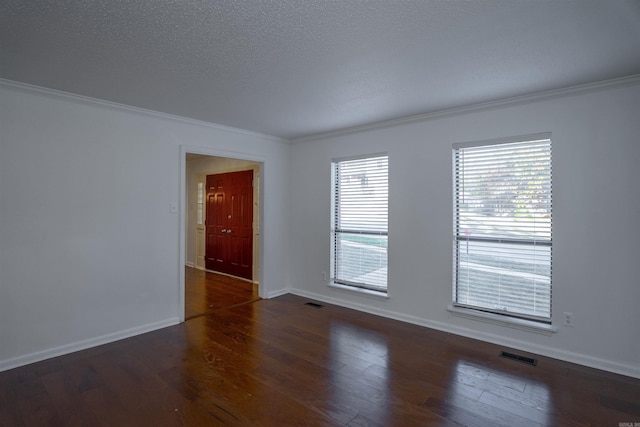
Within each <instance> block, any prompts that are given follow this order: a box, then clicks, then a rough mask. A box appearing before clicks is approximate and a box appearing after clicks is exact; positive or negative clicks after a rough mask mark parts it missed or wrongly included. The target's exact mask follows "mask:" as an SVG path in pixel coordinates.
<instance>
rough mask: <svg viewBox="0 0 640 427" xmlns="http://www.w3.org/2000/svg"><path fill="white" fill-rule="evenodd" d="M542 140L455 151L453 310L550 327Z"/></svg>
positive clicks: (546, 144)
mask: <svg viewBox="0 0 640 427" xmlns="http://www.w3.org/2000/svg"><path fill="white" fill-rule="evenodd" d="M549 138H550V135H549V134H542V135H534V136H529V137H525V138H513V139H509V140H503V141H493V142H489V143H487V142H481V143H468V144H454V146H453V163H454V165H453V170H454V172H453V173H454V179H453V185H454V189H453V190H454V287H453V288H454V289H453V300H454V306H456V307H461V308H469V309H475V310H481V311H485V312H491V313H497V314H502V315H506V316H511V317H518V318H524V319H529V320H535V321H539V322H544V323H551V140H550V139H549Z"/></svg>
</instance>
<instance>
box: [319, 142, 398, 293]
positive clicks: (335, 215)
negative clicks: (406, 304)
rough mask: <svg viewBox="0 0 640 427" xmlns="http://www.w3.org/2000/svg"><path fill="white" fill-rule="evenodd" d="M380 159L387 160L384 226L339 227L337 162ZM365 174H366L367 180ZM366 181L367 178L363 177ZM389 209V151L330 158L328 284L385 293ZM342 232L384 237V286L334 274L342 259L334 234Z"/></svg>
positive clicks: (386, 286) (337, 234)
mask: <svg viewBox="0 0 640 427" xmlns="http://www.w3.org/2000/svg"><path fill="white" fill-rule="evenodd" d="M380 159H384V161H385V162H386V171H385V174H386V186H385V188H384V190H385V192H386V201H385V207H386V222H385V230H379V229H371V230H366V229H364V227H357V229H356V230H354V229H348V228H343V227H340V226H339V225H340V224H338V222H339V216H340V215H339V212H340V207H339V206H338V204H339V199H338V184H339V181H338V179H339V177H338V168H339V165H340V164H343V163H347V162H353V161H360V160H380ZM366 179H367V178H365V180H366ZM365 182H367V181H365ZM388 212H389V155H388V153H386V152H384V153H374V154H366V155H361V156H352V157H341V158H335V159H332V161H331V266H330V267H331V268H330V272H331V273H330V279H331V280H330V283H329V285H330V286H332V287H336V288H339V289H347V290H352V291H358V292H361V293H365V294H369V295H373V296H383V297H388V282H389V280H388V265H389V258H388V234H389V231H388V230H389V228H388V227H389V220H388ZM342 234H356V235H360V236H363V237H373V238H376V237H380V236H384V237H386V239H387V251H386V253H385V257H384V258H385V262H384V266H385V268H386V270H387V272H386V277H385V283H384V286H379V285H373V284H369V283H363V282H355V281H350V280H345V279H344V278H341V277H336V276H339V275H338V274H337V271H338V269H339V266H340V265H341V263H342V262H344V260H340V259H339V252H340V251H339V250H338V241H337V238H338V236H339V235H342Z"/></svg>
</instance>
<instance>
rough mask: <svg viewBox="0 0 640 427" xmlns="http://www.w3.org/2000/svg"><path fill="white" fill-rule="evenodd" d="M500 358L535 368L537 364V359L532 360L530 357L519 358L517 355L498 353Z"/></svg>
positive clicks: (504, 352)
mask: <svg viewBox="0 0 640 427" xmlns="http://www.w3.org/2000/svg"><path fill="white" fill-rule="evenodd" d="M500 357H504V358H505V359H511V360H515V361H516V362H522V363H526V364H527V365H531V366H536V365H537V364H538V359H533V358H531V357H526V356H520V355H519V354H513V353H507V352H506V351H501V352H500Z"/></svg>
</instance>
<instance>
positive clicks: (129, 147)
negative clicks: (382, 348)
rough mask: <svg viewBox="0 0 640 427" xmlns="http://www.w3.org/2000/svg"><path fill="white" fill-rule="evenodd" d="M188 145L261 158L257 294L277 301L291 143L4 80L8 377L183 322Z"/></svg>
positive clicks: (1, 266) (1, 131)
mask: <svg viewBox="0 0 640 427" xmlns="http://www.w3.org/2000/svg"><path fill="white" fill-rule="evenodd" d="M183 145H188V146H191V147H202V149H203V151H214V152H225V153H232V154H233V156H231V155H229V157H238V158H245V157H250V158H260V159H262V161H263V162H264V163H263V164H264V168H263V174H264V175H263V189H264V191H265V193H266V197H264V202H263V211H264V222H265V223H264V227H263V233H262V237H263V241H264V259H263V260H264V263H265V268H264V269H263V271H262V272H261V274H262V276H261V279H262V282H261V292H264V293H265V294H268V293H278V292H282V290H283V289H284V288H286V287H287V286H288V283H287V275H286V271H287V268H288V257H287V255H288V253H289V248H288V246H287V245H288V240H287V238H286V236H287V235H288V234H287V232H288V226H289V224H288V210H287V209H286V207H287V206H288V205H289V199H288V198H289V192H288V188H287V185H288V167H289V146H288V145H286V144H285V143H283V142H282V141H280V140H276V139H275V138H271V137H267V136H262V135H258V134H253V133H249V132H244V131H238V130H233V129H228V128H223V127H216V126H209V125H205V124H201V123H197V122H194V121H188V120H182V119H177V118H172V117H169V116H165V115H160V114H150V113H145V112H141V111H139V110H135V109H131V108H125V107H118V106H113V105H109V104H106V103H99V102H90V101H87V100H82V99H80V98H75V97H68V96H59V95H56V94H53V93H52V92H49V91H39V90H38V91H36V90H30V89H27V88H25V87H22V86H19V85H13V84H11V83H9V82H0V370H3V369H8V368H10V367H13V366H18V365H21V364H25V363H28V362H31V361H35V360H39V359H43V358H46V357H49V356H53V355H56V354H62V353H66V352H69V351H73V350H76V349H79V348H83V347H88V346H91V345H96V344H99V343H102V342H107V341H111V340H114V339H117V338H121V337H124V336H129V335H134V334H137V333H141V332H144V331H147V330H152V329H156V328H159V327H162V326H165V325H169V324H173V323H176V322H178V321H179V319H180V313H181V307H180V295H179V278H180V271H181V269H182V266H181V265H180V260H179V258H180V241H179V240H180V237H179V236H180V216H181V215H180V214H174V213H171V211H170V205H171V204H172V203H176V204H178V205H180V202H181V201H180V198H181V197H182V194H183V193H184V191H183V189H182V188H181V184H180V183H181V176H180V175H181V173H182V172H181V171H182V170H183V169H182V168H183V165H182V164H181V162H182V160H181V158H183V154H181V146H183Z"/></svg>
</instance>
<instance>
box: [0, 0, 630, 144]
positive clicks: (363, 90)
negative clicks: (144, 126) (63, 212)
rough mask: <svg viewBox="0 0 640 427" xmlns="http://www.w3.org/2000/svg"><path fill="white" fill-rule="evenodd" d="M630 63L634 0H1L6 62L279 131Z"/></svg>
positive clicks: (357, 121) (332, 125)
mask: <svg viewBox="0 0 640 427" xmlns="http://www.w3.org/2000/svg"><path fill="white" fill-rule="evenodd" d="M638 73H640V0H627V1H623V0H554V1H546V0H474V1H456V0H450V1H444V0H429V1H427V0H422V1H419V0H371V1H365V0H362V1H356V0H345V1H330V0H278V1H275V0H274V1H266V0H265V1H261V0H252V1H240V0H235V1H219V0H55V1H45V0H28V1H26V0H0V77H2V78H5V79H9V80H14V81H19V82H24V83H29V84H33V85H38V86H44V87H47V88H52V89H58V90H62V91H67V92H71V93H75V94H80V95H85V96H90V97H95V98H100V99H104V100H108V101H113V102H118V103H122V104H127V105H131V106H137V107H142V108H146V109H150V110H156V111H160V112H165V113H170V114H175V115H179V116H185V117H190V118H194V119H199V120H205V121H209V122H213V123H218V124H222V125H227V126H233V127H238V128H242V129H246V130H251V131H256V132H262V133H266V134H270V135H275V136H279V137H283V138H287V139H295V138H298V137H302V136H307V135H312V134H316V133H321V132H327V131H332V130H337V129H343V128H348V127H353V126H358V125H363V124H368V123H373V122H378V121H383V120H389V119H395V118H400V117H405V116H411V115H416V114H422V113H428V112H433V111H438V110H443V109H448V108H453V107H458V106H464V105H470V104H475V103H480V102H485V101H492V100H497V99H501V98H506V97H512V96H518V95H524V94H530V93H535V92H539V91H545V90H550V89H556V88H562V87H567V86H572V85H576V84H582V83H590V82H594V81H599V80H606V79H611V78H616V77H623V76H628V75H633V74H638Z"/></svg>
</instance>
